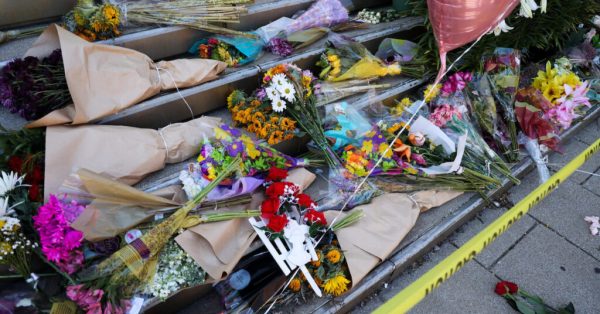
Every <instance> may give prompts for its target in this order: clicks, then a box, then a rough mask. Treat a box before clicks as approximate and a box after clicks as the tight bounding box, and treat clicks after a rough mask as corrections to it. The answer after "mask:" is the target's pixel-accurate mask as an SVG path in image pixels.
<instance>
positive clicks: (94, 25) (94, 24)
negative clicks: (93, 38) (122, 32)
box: [91, 21, 104, 33]
mask: <svg viewBox="0 0 600 314" xmlns="http://www.w3.org/2000/svg"><path fill="white" fill-rule="evenodd" d="M91 27H92V29H93V30H94V32H96V33H100V32H101V31H102V29H103V28H104V26H102V23H100V21H94V22H92V25H91Z"/></svg>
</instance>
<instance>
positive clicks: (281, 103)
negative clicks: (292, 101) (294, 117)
mask: <svg viewBox="0 0 600 314" xmlns="http://www.w3.org/2000/svg"><path fill="white" fill-rule="evenodd" d="M271 107H273V111H275V112H283V110H285V108H286V104H285V100H283V99H281V98H279V97H277V99H272V100H271Z"/></svg>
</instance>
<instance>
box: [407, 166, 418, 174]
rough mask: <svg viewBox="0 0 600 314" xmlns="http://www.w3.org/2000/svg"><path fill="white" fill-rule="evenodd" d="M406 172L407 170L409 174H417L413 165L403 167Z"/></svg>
mask: <svg viewBox="0 0 600 314" xmlns="http://www.w3.org/2000/svg"><path fill="white" fill-rule="evenodd" d="M405 170H406V172H408V173H409V174H417V173H419V171H417V169H415V168H413V167H408V168H406V169H405Z"/></svg>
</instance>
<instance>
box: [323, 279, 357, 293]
mask: <svg viewBox="0 0 600 314" xmlns="http://www.w3.org/2000/svg"><path fill="white" fill-rule="evenodd" d="M349 283H350V280H348V279H346V277H344V276H343V275H335V276H334V277H332V278H329V279H327V280H325V283H324V284H323V290H325V293H328V294H331V295H334V296H336V297H337V296H340V295H341V294H342V293H344V292H346V291H348V284H349Z"/></svg>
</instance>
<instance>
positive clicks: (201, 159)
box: [196, 155, 206, 162]
mask: <svg viewBox="0 0 600 314" xmlns="http://www.w3.org/2000/svg"><path fill="white" fill-rule="evenodd" d="M204 159H206V158H204V156H202V155H198V159H196V160H197V161H198V162H203V161H204Z"/></svg>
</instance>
